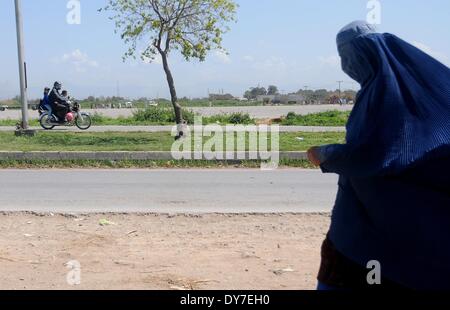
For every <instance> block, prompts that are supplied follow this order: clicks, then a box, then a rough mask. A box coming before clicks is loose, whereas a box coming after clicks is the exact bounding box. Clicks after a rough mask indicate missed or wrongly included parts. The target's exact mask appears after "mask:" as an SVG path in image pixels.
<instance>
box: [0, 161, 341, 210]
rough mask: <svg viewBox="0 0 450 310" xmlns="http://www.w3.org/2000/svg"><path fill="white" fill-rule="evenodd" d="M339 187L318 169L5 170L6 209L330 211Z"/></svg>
mask: <svg viewBox="0 0 450 310" xmlns="http://www.w3.org/2000/svg"><path fill="white" fill-rule="evenodd" d="M336 191H337V176H334V175H324V174H322V173H321V172H320V171H318V170H301V169H279V170H274V171H261V170H257V169H255V170H247V169H230V170H195V169H194V170H192V169H191V170H0V211H6V212H9V211H12V212H13V211H34V212H58V213H59V212H63V213H91V212H124V213H133V212H146V213H279V212H294V213H311V212H330V211H331V208H332V206H333V203H334V199H335V194H336Z"/></svg>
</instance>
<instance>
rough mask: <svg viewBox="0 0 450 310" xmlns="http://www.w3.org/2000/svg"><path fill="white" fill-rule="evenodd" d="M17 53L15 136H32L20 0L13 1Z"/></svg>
mask: <svg viewBox="0 0 450 310" xmlns="http://www.w3.org/2000/svg"><path fill="white" fill-rule="evenodd" d="M15 9H16V32H17V53H18V58H19V77H20V98H21V102H22V123H21V124H20V127H19V126H18V127H19V128H18V130H17V131H16V135H23V134H26V135H33V134H34V132H33V131H30V130H29V128H28V96H27V71H26V70H27V65H26V63H25V51H24V43H23V21H22V3H21V0H15Z"/></svg>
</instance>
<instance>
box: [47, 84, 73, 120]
mask: <svg viewBox="0 0 450 310" xmlns="http://www.w3.org/2000/svg"><path fill="white" fill-rule="evenodd" d="M61 89H62V84H61V83H60V82H55V83H54V84H53V89H52V91H51V92H50V95H49V101H50V104H51V107H52V109H53V112H54V114H55V115H56V117H57V118H58V121H59V122H60V123H63V122H64V120H65V118H66V114H67V113H68V112H69V110H70V108H69V105H68V103H67V97H64V96H63V95H62V94H61V93H60V91H61Z"/></svg>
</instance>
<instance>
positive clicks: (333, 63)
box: [319, 55, 341, 68]
mask: <svg viewBox="0 0 450 310" xmlns="http://www.w3.org/2000/svg"><path fill="white" fill-rule="evenodd" d="M319 62H320V64H321V65H325V66H330V67H333V68H338V67H339V65H340V63H341V59H340V57H339V55H330V56H327V57H323V56H321V57H319Z"/></svg>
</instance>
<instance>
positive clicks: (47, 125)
mask: <svg viewBox="0 0 450 310" xmlns="http://www.w3.org/2000/svg"><path fill="white" fill-rule="evenodd" d="M39 124H41V127H42V128H44V129H45V130H52V129H53V128H55V125H52V123H51V122H50V116H49V115H48V114H47V113H44V114H42V115H41V117H40V118H39Z"/></svg>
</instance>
